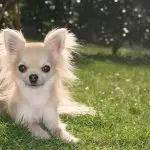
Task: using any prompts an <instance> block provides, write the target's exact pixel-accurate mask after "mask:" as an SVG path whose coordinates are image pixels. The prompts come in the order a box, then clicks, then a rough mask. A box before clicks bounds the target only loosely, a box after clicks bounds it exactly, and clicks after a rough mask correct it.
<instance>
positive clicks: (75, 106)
mask: <svg viewBox="0 0 150 150" xmlns="http://www.w3.org/2000/svg"><path fill="white" fill-rule="evenodd" d="M58 112H59V114H68V115H92V116H93V115H95V113H96V111H95V110H94V109H93V108H92V107H88V106H85V105H83V104H80V103H78V102H74V101H69V100H66V101H61V102H60V103H59V105H58Z"/></svg>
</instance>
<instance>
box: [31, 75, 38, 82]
mask: <svg viewBox="0 0 150 150" xmlns="http://www.w3.org/2000/svg"><path fill="white" fill-rule="evenodd" d="M38 78H39V77H38V75H37V74H31V75H29V80H30V82H31V83H36V82H37V80H38Z"/></svg>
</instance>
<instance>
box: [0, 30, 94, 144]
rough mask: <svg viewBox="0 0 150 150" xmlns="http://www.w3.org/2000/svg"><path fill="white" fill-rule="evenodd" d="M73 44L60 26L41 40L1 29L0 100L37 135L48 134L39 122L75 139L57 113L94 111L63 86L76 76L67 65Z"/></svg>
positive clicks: (40, 136) (54, 131)
mask: <svg viewBox="0 0 150 150" xmlns="http://www.w3.org/2000/svg"><path fill="white" fill-rule="evenodd" d="M76 46H77V43H76V38H75V37H74V35H73V34H72V33H69V32H68V31H67V30H66V29H64V28H62V29H56V30H53V31H51V32H49V33H48V34H47V35H46V37H45V39H44V42H43V43H39V42H35V43H27V42H26V40H25V38H24V37H23V35H22V34H21V33H20V32H18V31H16V30H11V29H4V30H2V32H1V46H0V47H1V48H0V49H1V55H0V57H1V68H2V70H1V78H2V81H3V82H1V86H0V90H1V91H3V92H1V93H0V94H1V95H0V96H1V101H2V100H3V101H5V104H6V105H5V106H6V108H7V111H8V113H9V115H10V116H11V117H12V118H14V119H15V120H16V121H17V122H19V123H23V124H24V125H25V126H26V127H27V128H28V130H29V131H30V132H31V133H32V135H34V136H36V137H38V138H41V139H48V138H49V137H50V135H49V134H48V132H46V131H45V130H43V129H42V128H41V126H40V125H39V122H42V123H43V124H44V125H45V127H46V128H47V129H48V130H49V131H50V132H51V134H53V135H56V136H58V137H59V138H60V139H61V140H63V141H64V142H72V143H75V142H77V141H78V139H77V138H75V137H74V136H73V135H71V134H70V133H69V132H67V131H66V128H65V124H63V123H62V122H61V121H60V119H59V113H67V114H93V113H94V111H92V110H90V109H89V108H88V107H86V106H84V105H80V104H78V103H76V102H72V101H70V99H71V98H70V96H69V95H68V91H67V89H66V87H65V86H64V85H65V82H66V81H68V79H69V80H74V79H76V77H75V75H74V74H73V73H72V71H73V66H72V65H71V59H72V55H71V52H72V50H74V48H75V47H76Z"/></svg>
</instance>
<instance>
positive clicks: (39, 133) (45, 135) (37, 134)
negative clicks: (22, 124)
mask: <svg viewBox="0 0 150 150" xmlns="http://www.w3.org/2000/svg"><path fill="white" fill-rule="evenodd" d="M33 136H35V137H36V138H38V139H43V140H46V139H49V138H50V135H49V134H48V133H47V132H46V131H44V130H40V131H37V132H34V133H33Z"/></svg>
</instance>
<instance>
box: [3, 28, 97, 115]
mask: <svg viewBox="0 0 150 150" xmlns="http://www.w3.org/2000/svg"><path fill="white" fill-rule="evenodd" d="M55 30H56V29H54V30H52V31H50V32H49V33H48V35H50V34H53V32H54V31H55ZM14 31H15V32H16V33H19V34H20V38H21V39H24V37H23V35H22V33H21V32H18V31H16V30H14ZM77 47H78V44H77V42H76V37H75V36H74V34H72V33H70V32H69V31H67V32H66V40H65V47H64V49H65V50H64V51H63V53H62V54H61V57H60V58H59V61H58V62H57V75H56V79H55V80H58V81H60V79H61V82H60V83H58V84H57V85H56V86H57V87H56V88H58V89H60V88H61V95H60V96H59V99H60V101H59V104H58V112H59V113H60V114H68V115H86V114H89V115H94V114H95V110H94V109H93V108H92V107H87V106H85V105H84V104H80V103H78V102H75V101H74V100H73V99H72V97H71V96H70V94H69V91H68V89H67V87H65V85H66V83H65V82H66V81H68V80H69V82H67V83H69V84H70V82H71V81H76V79H77V77H76V76H75V74H74V73H73V71H74V68H75V67H74V65H73V62H72V60H73V57H72V53H76V48H77ZM5 59H7V58H6V51H5V46H4V39H3V32H2V31H1V32H0V60H1V61H0V62H1V63H0V68H1V71H0V109H1V110H2V109H3V108H4V107H5V105H6V103H7V101H8V100H9V95H10V93H12V89H13V81H12V77H11V73H10V71H9V69H8V68H9V67H8V64H5V62H6V61H5ZM62 97H63V99H62ZM4 104H5V105H4Z"/></svg>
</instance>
